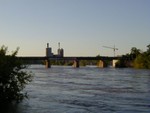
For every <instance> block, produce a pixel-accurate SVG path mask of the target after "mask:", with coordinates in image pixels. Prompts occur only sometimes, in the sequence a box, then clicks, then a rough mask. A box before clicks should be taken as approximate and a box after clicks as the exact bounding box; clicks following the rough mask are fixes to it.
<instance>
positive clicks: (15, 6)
mask: <svg viewBox="0 0 150 113" xmlns="http://www.w3.org/2000/svg"><path fill="white" fill-rule="evenodd" d="M47 42H49V43H50V46H51V47H52V50H53V52H54V53H56V52H57V48H58V42H60V43H61V47H62V48H64V51H65V56H96V55H98V54H100V55H102V56H113V51H112V50H111V49H107V48H103V47H102V46H114V44H115V46H116V47H117V48H118V49H119V50H118V51H117V52H116V54H117V55H121V54H126V53H128V52H130V49H131V47H137V48H139V49H142V50H146V46H147V45H148V44H150V0H0V46H1V45H5V46H8V48H9V51H12V50H15V48H17V47H20V50H19V54H18V55H19V56H37V55H38V56H45V48H46V43H47Z"/></svg>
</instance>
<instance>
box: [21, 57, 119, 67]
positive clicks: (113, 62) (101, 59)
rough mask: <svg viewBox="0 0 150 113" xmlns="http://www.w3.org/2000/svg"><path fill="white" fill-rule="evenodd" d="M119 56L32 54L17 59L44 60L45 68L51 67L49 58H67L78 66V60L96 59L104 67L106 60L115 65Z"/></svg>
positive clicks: (74, 65) (99, 65)
mask: <svg viewBox="0 0 150 113" xmlns="http://www.w3.org/2000/svg"><path fill="white" fill-rule="evenodd" d="M120 58H121V57H108V56H100V57H75V56H72V57H57V56H52V57H47V56H45V57H32V56H26V57H18V59H20V60H23V61H31V60H34V61H35V60H43V61H45V65H46V68H50V67H51V60H67V61H73V67H76V68H78V67H80V60H97V61H99V62H98V67H106V61H112V65H113V67H115V63H116V62H117V61H118V60H119V59H120Z"/></svg>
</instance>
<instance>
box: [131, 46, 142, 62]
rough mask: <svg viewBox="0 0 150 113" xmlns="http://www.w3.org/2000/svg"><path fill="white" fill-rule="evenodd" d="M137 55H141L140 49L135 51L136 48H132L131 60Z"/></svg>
mask: <svg viewBox="0 0 150 113" xmlns="http://www.w3.org/2000/svg"><path fill="white" fill-rule="evenodd" d="M139 54H141V50H140V49H137V48H136V47H132V48H131V53H130V55H131V58H132V59H135V58H136V57H137V56H138V55H139Z"/></svg>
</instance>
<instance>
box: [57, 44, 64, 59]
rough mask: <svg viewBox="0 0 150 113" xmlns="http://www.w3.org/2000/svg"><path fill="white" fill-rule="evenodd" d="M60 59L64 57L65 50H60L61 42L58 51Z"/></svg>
mask: <svg viewBox="0 0 150 113" xmlns="http://www.w3.org/2000/svg"><path fill="white" fill-rule="evenodd" d="M57 55H58V57H64V50H63V49H62V48H61V49H60V42H59V43H58V50H57Z"/></svg>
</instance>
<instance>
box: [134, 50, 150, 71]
mask: <svg viewBox="0 0 150 113" xmlns="http://www.w3.org/2000/svg"><path fill="white" fill-rule="evenodd" d="M134 67H135V68H141V69H142V68H145V69H150V53H149V52H148V51H147V52H144V53H142V54H140V55H138V56H137V57H136V59H135V60H134Z"/></svg>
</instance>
